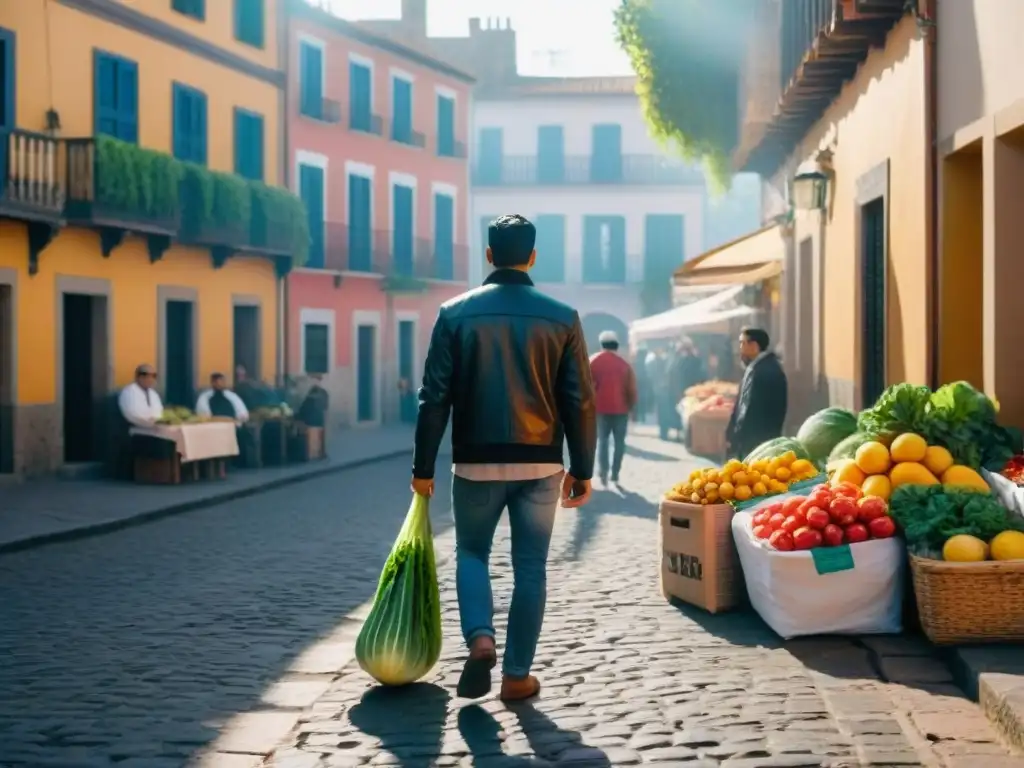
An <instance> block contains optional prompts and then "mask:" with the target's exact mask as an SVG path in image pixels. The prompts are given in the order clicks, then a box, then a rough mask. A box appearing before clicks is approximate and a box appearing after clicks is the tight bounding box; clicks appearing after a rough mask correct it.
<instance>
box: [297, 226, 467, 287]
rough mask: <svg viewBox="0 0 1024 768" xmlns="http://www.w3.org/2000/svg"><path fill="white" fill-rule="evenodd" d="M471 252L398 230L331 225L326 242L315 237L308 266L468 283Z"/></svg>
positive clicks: (325, 237)
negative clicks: (404, 233) (466, 281)
mask: <svg viewBox="0 0 1024 768" xmlns="http://www.w3.org/2000/svg"><path fill="white" fill-rule="evenodd" d="M468 255H469V248H468V247H467V246H465V245H461V244H458V243H451V244H446V243H438V242H435V241H433V240H431V239H428V238H414V237H409V236H406V235H403V234H400V233H398V232H396V231H395V230H381V229H367V228H363V227H352V226H349V225H347V224H339V223H334V222H329V223H327V224H326V225H325V226H324V230H323V236H322V239H321V238H320V237H319V236H318V233H315V232H314V233H313V245H312V248H311V250H310V258H309V261H308V266H310V267H322V268H324V269H330V270H337V271H341V272H357V273H358V272H363V273H366V274H373V275H389V276H397V277H408V278H418V279H422V280H454V281H460V282H464V281H465V280H466V276H467V273H468Z"/></svg>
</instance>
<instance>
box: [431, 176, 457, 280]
mask: <svg viewBox="0 0 1024 768" xmlns="http://www.w3.org/2000/svg"><path fill="white" fill-rule="evenodd" d="M433 272H434V277H436V278H437V279H438V280H453V279H455V200H454V199H453V198H452V196H451V195H447V194H444V193H443V192H435V193H434V270H433Z"/></svg>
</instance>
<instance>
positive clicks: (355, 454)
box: [0, 425, 412, 553]
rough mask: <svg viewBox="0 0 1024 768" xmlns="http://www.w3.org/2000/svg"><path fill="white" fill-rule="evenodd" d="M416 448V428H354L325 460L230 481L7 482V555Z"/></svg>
mask: <svg viewBox="0 0 1024 768" xmlns="http://www.w3.org/2000/svg"><path fill="white" fill-rule="evenodd" d="M411 451H412V428H411V427H409V426H406V425H401V426H388V427H380V428H378V429H366V430H362V429H360V430H352V429H349V430H344V431H341V432H337V433H335V434H334V435H333V436H332V437H331V439H330V441H329V445H328V455H329V458H328V459H327V460H325V461H313V462H309V463H304V464H290V465H285V466H283V467H267V468H264V469H252V470H244V469H236V470H231V471H229V473H228V477H227V479H225V480H222V481H207V482H199V483H189V484H184V485H171V486H149V485H135V484H132V483H126V482H115V481H112V480H59V479H47V480H39V481H28V482H25V483H22V484H18V485H10V486H4V487H3V488H2V489H0V500H2V501H0V553H4V552H12V551H15V550H19V549H26V548H29V547H34V546H38V545H40V544H46V543H49V542H53V541H62V540H66V539H73V538H78V537H81V536H86V535H93V534H97V533H104V532H107V531H112V530H116V529H118V528H124V527H127V526H129V525H136V524H138V523H142V522H146V521H148V520H154V519H156V518H160V517H165V516H168V515H174V514H179V513H182V512H187V511H189V510H193V509H198V508H200V507H205V506H211V505H213V504H218V503H220V502H223V501H228V500H230V499H237V498H240V497H243V496H248V495H251V494H254V493H258V492H260V491H264V490H267V489H269V488H275V487H278V486H282V485H287V484H289V483H294V482H298V481H300V480H304V479H306V478H310V477H316V476H318V475H323V474H327V473H330V472H336V471H338V470H341V469H345V468H346V467H352V466H357V465H359V464H364V463H368V462H371V461H378V460H380V459H386V458H391V457H394V456H400V455H402V454H404V453H409V452H411Z"/></svg>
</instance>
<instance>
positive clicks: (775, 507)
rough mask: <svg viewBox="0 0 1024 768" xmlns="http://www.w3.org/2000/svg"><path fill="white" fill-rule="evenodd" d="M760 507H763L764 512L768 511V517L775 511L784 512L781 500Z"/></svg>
mask: <svg viewBox="0 0 1024 768" xmlns="http://www.w3.org/2000/svg"><path fill="white" fill-rule="evenodd" d="M761 509H763V510H764V511H765V512H767V513H768V517H771V516H772V515H774V514H775V513H776V512H783V513H785V510H783V509H782V502H781V501H776V502H775V503H774V504H769V505H768V506H766V507H761Z"/></svg>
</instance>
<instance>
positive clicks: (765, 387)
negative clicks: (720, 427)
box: [726, 328, 787, 459]
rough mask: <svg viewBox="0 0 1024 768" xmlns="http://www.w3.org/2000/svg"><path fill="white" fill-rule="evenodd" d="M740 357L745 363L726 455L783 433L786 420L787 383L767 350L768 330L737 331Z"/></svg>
mask: <svg viewBox="0 0 1024 768" xmlns="http://www.w3.org/2000/svg"><path fill="white" fill-rule="evenodd" d="M739 343H740V360H742V361H743V364H744V365H745V366H746V370H745V371H744V372H743V380H742V381H741V382H740V391H739V395H738V396H737V398H736V405H735V406H734V408H733V411H732V416H731V417H730V419H729V426H728V428H727V430H726V441H727V442H728V445H729V450H728V452H729V455H730V456H736V457H738V458H741V459H742V458H743V457H744V456H746V455H747V454H748V453H750V452H751V451H752V450H754V449H755V448H756V447H757V446H759V445H760V444H761V443H763V442H765V441H766V440H771V439H772V438H775V437H779V436H780V435H781V434H782V425H783V423H784V422H785V421H786V397H787V384H786V373H785V371H783V370H782V363H781V362H779V358H778V357H777V356H776V355H775V353H774V352H771V351H769V349H768V344H769V338H768V333H767V331H764V330H762V329H761V328H744V329H743V330H742V331H740V337H739Z"/></svg>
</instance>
